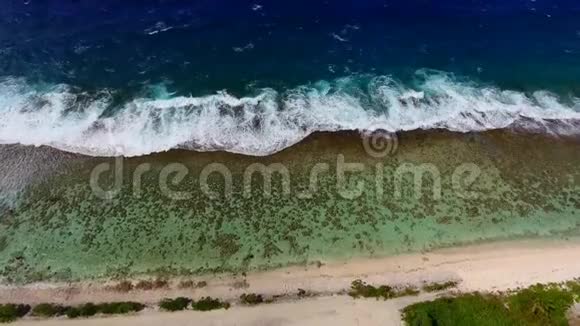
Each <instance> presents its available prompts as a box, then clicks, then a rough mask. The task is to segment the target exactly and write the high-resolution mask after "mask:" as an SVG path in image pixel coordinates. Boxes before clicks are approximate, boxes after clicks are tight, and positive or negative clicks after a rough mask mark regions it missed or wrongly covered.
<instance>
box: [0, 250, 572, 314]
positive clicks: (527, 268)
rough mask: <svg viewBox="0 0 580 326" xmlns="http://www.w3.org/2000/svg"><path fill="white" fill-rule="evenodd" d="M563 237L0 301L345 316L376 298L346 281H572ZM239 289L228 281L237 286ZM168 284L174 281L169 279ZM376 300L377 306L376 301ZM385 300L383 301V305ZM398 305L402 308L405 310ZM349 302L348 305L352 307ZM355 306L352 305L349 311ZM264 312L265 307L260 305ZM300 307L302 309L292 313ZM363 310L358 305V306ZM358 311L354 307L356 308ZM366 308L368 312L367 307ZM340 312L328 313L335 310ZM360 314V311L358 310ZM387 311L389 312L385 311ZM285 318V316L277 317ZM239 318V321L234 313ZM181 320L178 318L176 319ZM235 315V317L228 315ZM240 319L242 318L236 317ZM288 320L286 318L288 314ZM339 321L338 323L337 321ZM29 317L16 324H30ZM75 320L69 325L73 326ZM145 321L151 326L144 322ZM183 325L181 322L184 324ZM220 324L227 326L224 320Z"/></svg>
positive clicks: (9, 292) (9, 295)
mask: <svg viewBox="0 0 580 326" xmlns="http://www.w3.org/2000/svg"><path fill="white" fill-rule="evenodd" d="M576 240H577V239H571V240H551V239H542V240H514V241H504V242H495V243H486V244H477V245H469V246H462V247H453V248H445V249H438V250H434V251H430V252H425V253H415V254H405V255H399V256H392V257H385V258H371V259H367V258H364V259H362V258H361V259H352V260H349V261H346V262H330V263H327V264H324V265H322V266H320V267H316V266H307V267H289V268H283V269H278V270H272V271H266V272H258V273H251V274H249V275H247V276H246V277H236V276H231V275H229V276H227V275H220V276H212V277H206V278H200V279H199V280H207V282H208V285H207V286H206V287H204V288H198V289H177V288H176V287H174V286H171V287H169V288H167V289H155V290H148V291H141V290H132V291H130V292H127V293H119V292H115V291H113V290H111V289H110V288H109V289H107V287H106V286H107V285H108V283H94V282H81V283H71V284H47V283H44V284H33V285H27V286H22V287H17V286H11V287H7V286H4V287H2V288H1V289H0V294H1V295H0V303H8V302H14V303H29V304H37V303H41V302H55V303H67V304H75V303H84V302H102V301H124V300H131V301H138V302H142V303H146V304H156V303H157V302H158V301H159V300H161V299H162V298H167V297H177V296H188V297H192V298H194V299H196V298H200V297H203V296H212V297H217V298H220V299H223V300H230V301H232V300H234V301H236V300H237V298H238V297H239V296H240V295H241V294H244V293H259V294H262V295H265V296H269V297H272V296H281V297H279V298H280V300H279V301H278V300H277V301H276V302H274V303H272V304H267V305H260V306H257V307H244V306H240V305H234V306H233V307H232V308H231V309H230V310H228V311H219V312H212V313H200V312H191V311H188V312H180V313H173V314H168V313H162V312H158V311H156V309H153V308H150V309H148V310H147V311H145V312H143V313H139V314H138V315H137V316H127V317H110V318H92V319H90V320H91V323H89V324H99V323H105V322H107V323H108V322H110V321H114V320H117V321H120V322H122V324H126V322H131V321H134V322H135V324H137V322H138V321H140V324H142V323H143V319H151V320H159V319H160V318H161V319H163V318H168V319H172V320H173V318H183V320H184V321H187V320H191V319H194V320H198V319H197V317H196V318H192V317H191V316H192V314H196V315H202V316H203V320H207V323H211V322H212V321H211V320H212V318H215V319H214V320H213V322H216V321H219V320H220V318H223V320H232V321H234V320H238V318H242V319H241V320H239V324H244V325H245V324H248V325H251V323H250V322H248V323H245V322H244V319H243V318H248V320H254V319H252V318H254V317H255V315H256V314H257V315H260V314H261V312H260V311H262V310H263V309H266V310H267V311H271V312H272V313H275V312H276V311H278V312H280V311H285V309H286V308H287V307H293V308H295V309H296V312H297V314H292V318H298V317H299V316H300V314H299V313H298V312H299V311H301V310H302V308H303V307H304V306H309V307H310V308H309V311H312V310H313V309H314V310H316V308H317V307H318V308H320V309H322V310H325V309H327V308H328V306H329V305H332V304H337V305H346V306H348V307H350V308H352V309H354V310H352V312H351V313H352V314H354V315H357V314H358V313H362V310H364V309H367V308H369V307H371V306H374V305H376V302H377V301H376V300H352V299H351V298H350V297H348V296H347V295H346V294H345V293H346V291H347V290H348V289H349V287H350V284H351V282H352V281H354V280H356V279H362V280H363V281H366V282H368V283H369V284H376V285H382V284H387V285H391V286H403V285H411V286H416V287H421V285H423V284H425V283H426V282H427V283H432V282H445V281H449V280H453V281H458V282H459V284H458V286H457V288H456V289H457V290H458V291H461V292H472V291H485V292H495V291H505V290H508V289H516V288H521V287H527V286H530V285H533V284H536V283H549V282H562V281H566V280H571V279H574V278H576V277H578V276H580V261H576V260H574V259H571V258H572V257H574V255H576V254H577V253H578V252H580V241H576ZM244 280H245V284H247V287H239V286H236V284H240V283H239V282H241V281H244ZM171 281H172V283H171V284H173V285H176V284H177V283H176V281H177V280H176V279H175V280H171ZM298 289H303V290H305V291H306V292H307V293H311V294H313V297H309V298H303V299H300V300H298V298H297V295H296V294H297V292H298ZM430 298H434V294H432V293H422V294H421V295H419V296H418V297H406V298H399V299H394V300H388V301H386V302H384V304H385V306H388V307H392V309H395V308H396V309H395V310H394V311H398V309H400V308H402V307H403V306H401V304H403V303H406V304H410V303H413V302H417V301H424V300H429V299H430ZM378 302H379V303H383V301H378ZM387 302H388V303H387ZM406 304H405V305H406ZM353 305H354V306H353ZM357 306H360V307H358V308H357ZM262 307H267V308H262ZM300 307H302V308H300ZM365 307H366V308H365ZM359 308H360V309H362V310H360V309H359ZM369 309H370V308H369ZM339 310H340V309H338V308H337V309H336V311H335V312H337V311H339ZM359 310H360V311H359ZM392 313H393V312H391V314H392ZM284 314H285V315H287V314H286V312H284ZM238 315H239V316H238ZM338 315H339V313H338V312H337V313H336V314H329V315H328V316H327V317H328V318H333V316H334V317H336V316H338ZM180 316H181V317H180ZM236 316H237V317H236ZM241 316H246V317H241ZM289 318H290V317H289ZM340 318H344V316H341V317H340ZM32 321H33V320H31V319H26V320H22V321H20V322H19V323H21V324H25V323H29V322H32ZM62 321H63V320H62V319H55V320H46V321H36V320H34V322H35V323H39V324H40V325H43V324H46V325H50V324H51V323H55V322H56V323H57V322H62ZM67 322H68V323H70V324H71V325H76V324H79V325H80V324H81V323H82V324H85V323H88V321H87V320H67ZM75 323H76V324H75ZM152 324H153V323H152ZM185 324H187V323H185ZM226 324H228V323H227V322H226Z"/></svg>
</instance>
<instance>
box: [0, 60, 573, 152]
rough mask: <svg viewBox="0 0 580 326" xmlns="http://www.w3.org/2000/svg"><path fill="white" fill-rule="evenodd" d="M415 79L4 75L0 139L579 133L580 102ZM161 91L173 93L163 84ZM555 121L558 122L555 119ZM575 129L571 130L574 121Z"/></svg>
mask: <svg viewBox="0 0 580 326" xmlns="http://www.w3.org/2000/svg"><path fill="white" fill-rule="evenodd" d="M415 77H416V78H415V81H414V82H412V83H410V85H405V84H404V83H402V82H400V81H398V80H396V79H394V78H392V77H389V76H361V75H359V76H350V77H345V78H341V79H337V80H334V81H332V82H328V81H321V82H318V83H315V84H312V85H305V86H301V87H297V88H294V89H290V90H286V91H284V92H281V93H279V92H277V91H275V90H273V89H262V90H260V91H259V92H258V93H257V95H255V96H248V97H241V98H237V97H234V96H232V95H230V94H228V93H227V92H225V91H222V92H218V93H216V94H213V95H208V96H202V97H185V96H174V97H167V96H162V97H158V98H154V97H143V98H135V99H133V100H131V101H128V102H125V103H123V104H121V105H118V104H114V101H113V96H112V93H111V92H109V91H102V92H100V93H98V94H88V93H84V92H80V91H77V90H75V89H74V88H73V87H71V86H67V85H56V86H40V85H30V84H27V83H26V82H25V81H24V80H22V79H15V78H8V79H4V80H2V81H0V103H1V108H0V142H1V143H5V144H6V143H20V144H24V145H48V146H52V147H56V148H58V149H62V150H66V151H72V152H77V153H82V154H87V155H93V156H115V155H125V156H137V155H145V154H149V153H153V152H160V151H166V150H170V149H173V148H185V149H195V150H200V151H215V150H224V151H229V152H235V153H242V154H248V155H268V154H272V153H274V152H277V151H280V150H282V149H284V148H287V147H289V146H291V145H293V144H295V143H297V142H299V141H301V140H302V139H304V138H305V137H307V136H308V135H309V134H311V133H313V132H317V131H339V130H361V131H363V130H365V131H366V130H370V131H372V130H374V129H377V128H380V129H384V130H387V131H389V132H397V131H407V130H416V129H433V128H444V129H448V130H451V131H458V132H470V131H483V130H489V129H499V128H508V127H510V126H513V125H518V127H519V128H529V129H535V130H536V129H538V128H539V127H540V128H541V130H542V131H544V132H554V133H558V134H561V133H575V132H578V128H577V125H574V124H571V123H570V122H569V121H571V120H572V121H577V120H580V112H579V111H580V101H579V100H578V99H577V98H569V99H567V101H564V99H562V98H559V97H558V96H556V95H554V94H552V93H550V92H547V91H537V92H534V93H531V94H526V93H522V92H517V91H510V90H500V89H498V88H495V87H490V86H482V85H477V84H475V83H472V82H469V81H460V80H458V79H456V78H454V77H453V76H451V75H449V74H445V73H441V72H432V71H419V72H417V74H416V76H415ZM156 87H157V88H158V90H157V92H156V93H157V94H168V92H167V91H166V90H165V89H163V87H164V86H163V85H157V86H156ZM554 120H557V121H560V122H561V123H560V124H557V125H555V124H554V123H553V121H554ZM567 126H568V128H567Z"/></svg>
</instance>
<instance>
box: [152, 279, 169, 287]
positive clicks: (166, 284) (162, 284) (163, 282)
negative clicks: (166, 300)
mask: <svg viewBox="0 0 580 326" xmlns="http://www.w3.org/2000/svg"><path fill="white" fill-rule="evenodd" d="M167 287H169V282H167V280H164V279H160V278H158V279H156V280H155V281H153V288H154V289H164V288H167Z"/></svg>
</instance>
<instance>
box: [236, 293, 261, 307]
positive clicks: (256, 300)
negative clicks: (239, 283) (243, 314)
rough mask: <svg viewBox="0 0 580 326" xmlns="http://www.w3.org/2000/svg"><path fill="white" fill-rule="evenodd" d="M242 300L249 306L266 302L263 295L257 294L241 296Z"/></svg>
mask: <svg viewBox="0 0 580 326" xmlns="http://www.w3.org/2000/svg"><path fill="white" fill-rule="evenodd" d="M240 300H241V301H242V303H243V304H247V305H256V304H260V303H263V302H264V298H263V297H262V295H261V294H255V293H250V294H245V293H244V294H242V295H241V296H240Z"/></svg>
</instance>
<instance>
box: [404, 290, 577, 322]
mask: <svg viewBox="0 0 580 326" xmlns="http://www.w3.org/2000/svg"><path fill="white" fill-rule="evenodd" d="M573 304H574V294H573V293H572V292H571V291H570V290H569V289H565V288H562V287H561V286H559V285H548V286H545V285H535V286H532V287H530V288H528V289H524V290H521V291H519V292H517V293H514V294H510V295H483V294H479V293H472V294H463V295H460V296H458V297H452V298H440V299H437V300H434V301H431V302H421V303H417V304H414V305H411V306H408V307H406V308H405V309H403V319H404V320H405V322H406V323H407V325H410V326H424V325H448V326H454V325H457V326H460V325H472V326H488V325H489V326H495V325H506V326H511V325H514V326H516V325H518V326H519V325H530V326H550V325H552V326H564V325H568V320H567V318H566V313H567V311H568V309H570V307H571V306H572V305H573Z"/></svg>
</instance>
